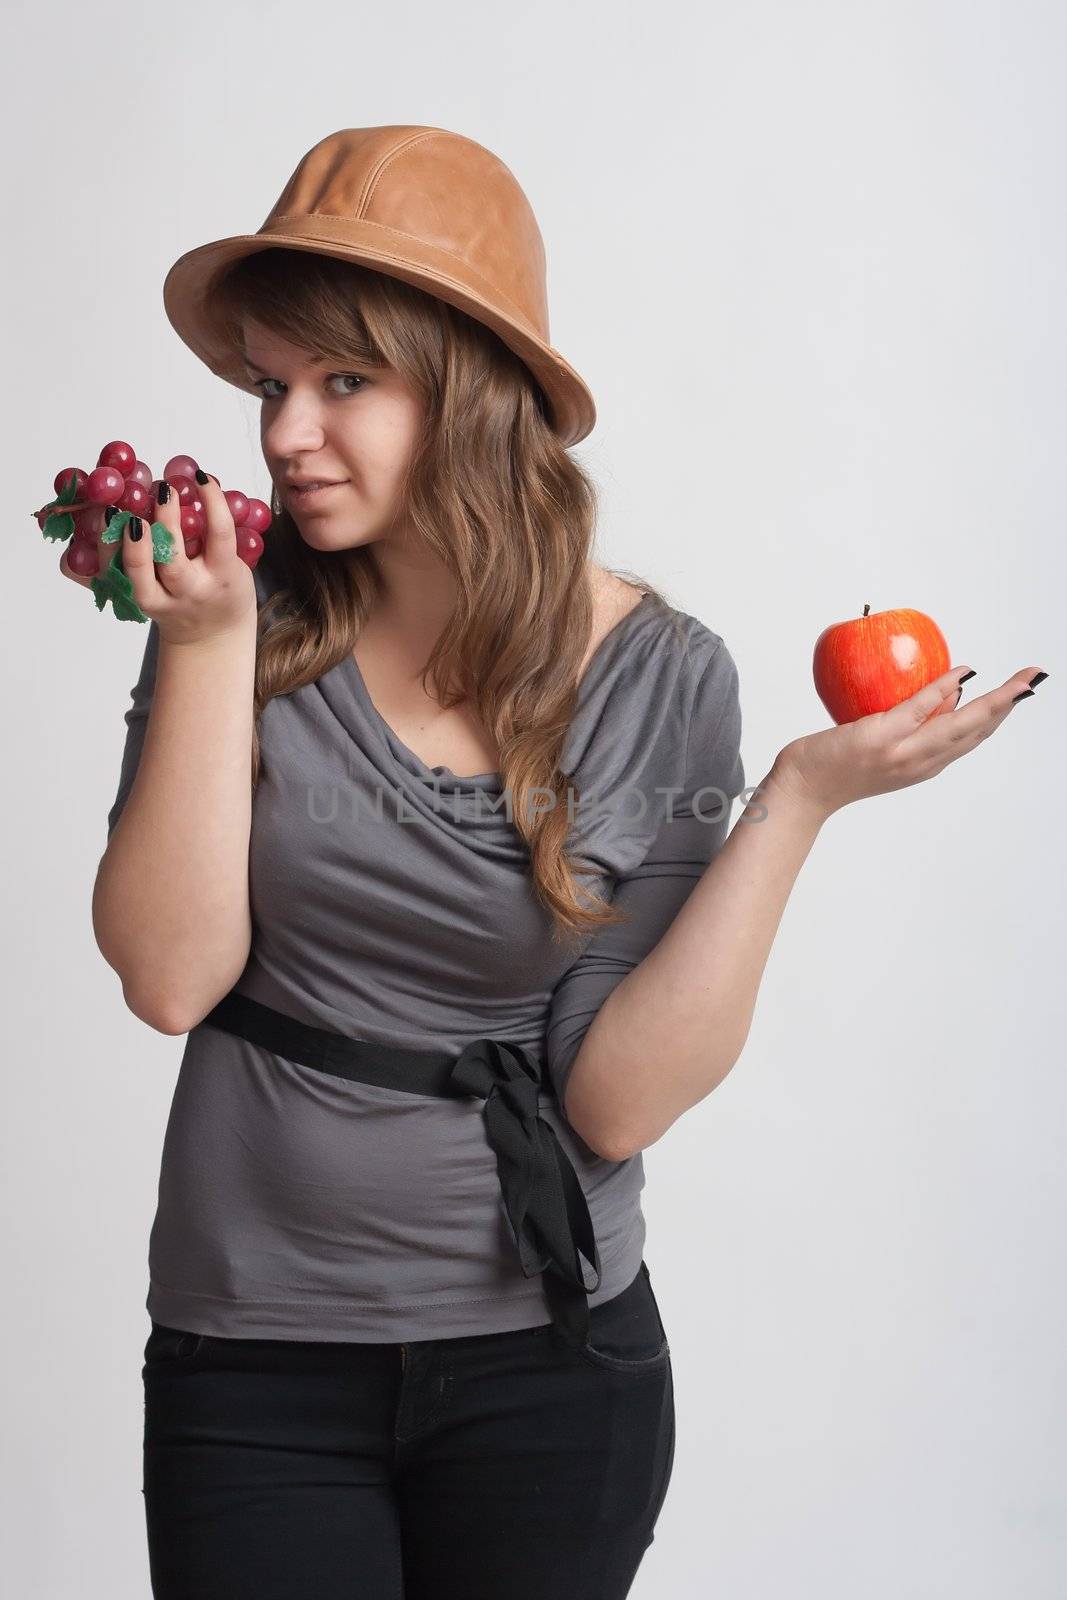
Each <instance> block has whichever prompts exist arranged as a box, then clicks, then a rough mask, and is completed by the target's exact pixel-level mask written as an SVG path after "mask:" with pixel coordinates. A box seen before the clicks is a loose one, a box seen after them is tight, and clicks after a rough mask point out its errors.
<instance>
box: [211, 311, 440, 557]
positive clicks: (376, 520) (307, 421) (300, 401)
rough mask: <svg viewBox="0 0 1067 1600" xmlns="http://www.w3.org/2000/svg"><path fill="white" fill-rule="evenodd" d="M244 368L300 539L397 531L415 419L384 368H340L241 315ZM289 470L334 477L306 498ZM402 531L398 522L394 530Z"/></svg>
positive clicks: (349, 539) (411, 399)
mask: <svg viewBox="0 0 1067 1600" xmlns="http://www.w3.org/2000/svg"><path fill="white" fill-rule="evenodd" d="M242 331H243V335H244V348H245V354H246V356H247V365H248V375H249V378H250V379H251V380H252V382H253V383H257V384H258V385H259V393H260V394H261V396H262V400H261V409H260V430H259V431H260V442H261V444H262V447H263V458H264V460H265V461H266V463H267V467H268V469H269V470H270V475H271V477H272V478H273V479H274V482H275V483H276V484H277V486H278V491H279V493H280V494H281V497H282V503H283V505H284V506H285V509H286V510H287V511H288V512H289V513H290V515H291V516H292V518H293V520H294V522H295V523H296V526H297V528H298V529H299V532H300V536H301V538H302V539H303V540H304V541H305V543H306V544H309V545H311V546H312V547H313V548H314V549H316V550H348V549H352V548H353V547H355V546H357V545H364V544H372V543H374V542H375V541H377V540H379V539H387V538H389V536H390V535H391V534H394V533H395V532H397V531H398V530H397V528H396V518H397V510H398V505H399V498H400V490H401V485H402V483H403V479H404V475H405V472H406V470H407V466H408V462H409V460H410V456H411V448H412V445H413V443H414V440H415V437H416V433H417V429H418V424H419V420H420V406H419V403H418V400H417V397H416V396H415V395H414V394H413V393H412V391H411V390H410V388H409V386H408V385H407V383H406V382H405V381H404V380H403V379H402V378H401V377H400V375H399V373H397V372H394V371H393V370H392V369H391V368H385V369H379V370H374V369H372V368H367V369H365V371H364V370H360V369H359V368H354V369H348V370H342V369H341V368H338V367H336V366H333V365H331V364H329V363H324V362H312V361H310V360H309V359H308V357H307V354H306V352H305V351H303V350H302V349H300V348H299V347H298V346H296V345H292V344H289V343H288V342H287V341H286V340H284V339H281V338H279V336H278V335H277V334H275V333H272V332H271V331H270V330H269V329H267V328H264V327H263V326H262V325H260V324H258V323H256V322H254V321H252V320H251V319H250V318H246V319H245V322H244V325H243V330H242ZM290 477H298V478H313V479H322V480H324V481H328V482H331V483H334V484H336V485H337V487H335V488H330V489H327V490H325V492H324V493H322V494H315V495H311V496H304V495H301V494H299V493H296V492H294V490H293V488H292V487H291V486H290V485H289V484H288V483H287V481H286V480H287V479H288V478H290ZM400 531H401V532H402V530H400Z"/></svg>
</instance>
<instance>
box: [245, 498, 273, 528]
mask: <svg viewBox="0 0 1067 1600" xmlns="http://www.w3.org/2000/svg"><path fill="white" fill-rule="evenodd" d="M271 520H272V519H271V513H270V506H268V505H264V503H263V501H262V500H249V502H248V515H247V517H245V519H244V522H243V523H242V527H245V528H251V530H252V532H253V533H266V531H267V529H268V528H269V527H270V525H271Z"/></svg>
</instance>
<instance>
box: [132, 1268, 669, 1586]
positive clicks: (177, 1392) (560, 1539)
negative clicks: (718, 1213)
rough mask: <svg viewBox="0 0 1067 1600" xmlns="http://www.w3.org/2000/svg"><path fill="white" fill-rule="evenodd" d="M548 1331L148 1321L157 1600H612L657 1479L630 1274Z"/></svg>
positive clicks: (641, 1542)
mask: <svg viewBox="0 0 1067 1600" xmlns="http://www.w3.org/2000/svg"><path fill="white" fill-rule="evenodd" d="M590 1324H591V1327H590V1335H589V1340H588V1343H587V1345H586V1347H585V1349H584V1350H578V1349H574V1348H571V1347H570V1346H569V1345H568V1344H567V1343H566V1342H565V1341H564V1340H563V1339H562V1338H561V1337H560V1335H559V1332H558V1330H557V1329H556V1328H555V1326H554V1324H553V1323H550V1322H549V1323H545V1324H543V1325H542V1326H539V1327H536V1328H520V1329H518V1330H516V1331H513V1332H509V1333H489V1334H476V1335H471V1336H465V1337H460V1338H452V1339H429V1340H420V1341H418V1342H414V1343H409V1344H366V1343H357V1342H351V1343H343V1344H332V1343H324V1342H321V1341H312V1340H292V1339H230V1338H220V1337H218V1336H216V1335H214V1334H198V1333H189V1332H183V1331H182V1330H181V1329H178V1328H168V1327H164V1326H163V1325H161V1324H159V1323H155V1322H153V1324H152V1331H151V1333H150V1334H149V1336H148V1342H147V1344H146V1345H145V1364H144V1367H143V1369H142V1376H143V1379H144V1391H145V1430H144V1497H145V1514H146V1519H147V1533H148V1553H149V1562H150V1567H151V1574H152V1593H153V1595H155V1596H156V1597H157V1600H564V1597H565V1600H620V1597H621V1596H624V1595H626V1594H627V1593H628V1592H629V1590H630V1586H631V1584H632V1583H633V1579H634V1576H635V1574H636V1572H637V1569H638V1567H639V1566H640V1564H641V1561H642V1558H643V1556H644V1553H645V1550H646V1549H647V1548H648V1546H649V1545H650V1544H651V1543H652V1538H653V1529H654V1527H655V1524H656V1521H657V1518H658V1517H659V1513H660V1509H661V1507H662V1505H663V1501H664V1498H665V1496H666V1493H667V1485H668V1483H669V1482H670V1478H671V1473H672V1470H673V1465H674V1438H675V1434H674V1384H673V1378H672V1372H671V1359H670V1348H669V1345H668V1341H667V1336H666V1332H665V1330H664V1327H663V1323H662V1320H661V1318H660V1314H659V1307H658V1305H657V1303H656V1298H655V1295H654V1294H653V1292H652V1285H651V1281H650V1279H649V1275H648V1269H647V1267H646V1266H645V1264H644V1262H642V1263H641V1270H640V1271H639V1272H638V1274H637V1276H636V1278H635V1279H634V1281H633V1283H632V1284H630V1286H629V1288H627V1289H625V1290H624V1291H623V1292H622V1293H621V1294H619V1295H616V1296H615V1298H614V1299H612V1300H607V1301H604V1302H603V1303H602V1304H600V1305H598V1306H593V1307H591V1309H590Z"/></svg>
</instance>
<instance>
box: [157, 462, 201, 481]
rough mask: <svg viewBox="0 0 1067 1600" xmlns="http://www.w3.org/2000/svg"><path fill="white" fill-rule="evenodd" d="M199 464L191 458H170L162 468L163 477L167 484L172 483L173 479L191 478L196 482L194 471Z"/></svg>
mask: <svg viewBox="0 0 1067 1600" xmlns="http://www.w3.org/2000/svg"><path fill="white" fill-rule="evenodd" d="M198 466H199V462H197V461H194V459H193V457H192V456H171V458H170V460H169V461H168V462H167V464H166V466H165V467H164V468H163V476H164V477H165V478H166V480H167V482H168V483H173V482H174V480H175V478H192V479H193V481H194V482H195V481H196V469H197V467H198Z"/></svg>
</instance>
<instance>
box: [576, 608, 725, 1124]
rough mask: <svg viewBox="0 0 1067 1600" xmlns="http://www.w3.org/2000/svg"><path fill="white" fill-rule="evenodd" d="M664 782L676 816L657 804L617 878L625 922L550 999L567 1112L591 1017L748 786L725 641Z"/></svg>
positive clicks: (709, 857)
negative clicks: (638, 857)
mask: <svg viewBox="0 0 1067 1600" xmlns="http://www.w3.org/2000/svg"><path fill="white" fill-rule="evenodd" d="M663 783H664V784H665V785H668V786H673V790H674V792H673V795H672V797H671V804H670V810H669V813H668V810H667V803H666V799H665V798H664V797H660V798H661V802H662V813H661V814H662V817H663V820H662V822H661V823H660V826H659V828H658V831H657V833H656V835H655V837H654V840H653V843H652V847H651V848H650V850H649V851H648V853H647V854H646V855H645V857H644V859H643V860H642V861H641V862H640V864H639V865H638V866H636V867H634V868H633V870H631V871H628V872H626V873H625V874H623V875H621V876H619V877H617V878H616V879H615V884H614V890H613V892H612V894H611V903H612V905H613V906H615V907H617V908H619V909H620V910H622V911H624V912H626V913H627V916H628V920H627V921H626V922H625V923H619V924H617V925H616V926H614V927H609V928H603V929H601V930H599V931H598V932H596V933H595V934H594V935H593V936H592V938H591V940H590V941H589V942H588V943H587V944H586V946H585V948H584V949H583V950H582V953H581V954H580V955H579V956H578V958H577V960H576V961H575V962H574V964H573V965H572V966H571V967H569V968H568V969H567V971H566V972H565V973H564V974H563V977H562V978H561V979H560V981H559V983H558V984H557V986H556V988H555V990H554V991H553V994H552V1000H551V1003H550V1007H549V1014H548V1022H547V1031H546V1068H547V1072H548V1075H549V1078H550V1080H551V1083H552V1086H553V1088H554V1090H555V1093H556V1096H557V1099H558V1102H559V1105H560V1106H561V1107H562V1105H563V1096H564V1092H565V1090H566V1086H567V1078H568V1076H569V1074H570V1070H571V1067H572V1066H573V1064H574V1058H575V1056H576V1055H577V1054H578V1050H579V1048H580V1046H581V1043H582V1040H583V1039H584V1038H585V1035H586V1032H587V1031H588V1029H589V1027H590V1026H591V1024H592V1022H593V1018H594V1017H595V1016H596V1014H597V1012H598V1011H599V1010H600V1007H601V1006H602V1005H603V1004H604V1001H605V1000H606V999H607V998H608V996H609V995H610V994H611V992H612V990H613V989H614V988H615V987H616V985H617V984H619V983H621V982H622V980H623V978H625V977H626V975H627V973H628V972H632V971H633V969H634V967H636V966H637V964H638V962H639V961H642V960H643V959H644V957H645V956H646V955H648V954H649V952H650V951H651V950H652V949H653V948H654V947H655V946H656V945H657V944H658V943H659V941H660V939H662V937H663V935H664V934H665V933H666V931H667V929H668V928H669V927H670V925H671V923H672V922H673V921H674V918H675V917H676V916H677V915H678V913H679V911H680V910H681V908H682V906H683V905H684V904H685V902H686V900H687V899H688V897H689V895H690V894H691V893H692V892H693V889H694V887H695V886H696V883H697V880H698V879H699V878H700V877H701V876H702V874H703V873H704V871H705V870H706V868H707V867H708V866H709V865H710V864H711V862H712V861H713V860H714V859H715V857H716V855H717V854H718V852H719V850H720V849H721V848H722V846H723V844H724V843H725V841H726V838H727V835H728V834H729V831H730V812H731V809H732V801H733V799H734V798H735V797H736V796H737V795H739V794H740V793H741V791H742V790H743V789H744V787H745V770H744V765H743V762H742V759H741V704H740V698H739V694H738V674H737V667H736V664H735V662H734V659H733V657H732V655H731V654H730V651H729V650H728V648H727V646H726V645H725V644H724V643H723V642H722V640H721V639H719V638H718V636H716V643H715V647H714V650H713V652H712V654H711V657H710V659H709V660H708V661H707V662H706V664H705V666H704V668H703V671H702V672H700V676H699V679H698V681H697V683H696V687H695V691H694V694H693V701H692V713H691V716H690V720H689V725H688V729H687V734H686V746H685V751H684V755H682V756H681V758H680V759H679V760H678V761H677V763H676V765H675V770H674V775H673V776H667V775H666V774H665V775H664V777H663ZM679 790H680V791H681V792H680V793H679V792H678V791H679ZM724 797H725V798H724ZM602 892H603V891H602Z"/></svg>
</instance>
